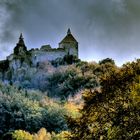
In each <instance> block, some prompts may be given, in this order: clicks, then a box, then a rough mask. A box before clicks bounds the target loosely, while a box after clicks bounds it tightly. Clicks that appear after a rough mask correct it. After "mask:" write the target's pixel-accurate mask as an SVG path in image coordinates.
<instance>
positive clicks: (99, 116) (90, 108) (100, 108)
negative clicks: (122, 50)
mask: <svg viewBox="0 0 140 140" xmlns="http://www.w3.org/2000/svg"><path fill="white" fill-rule="evenodd" d="M40 84H42V86H43V89H44V90H43V92H42V91H40V90H37V89H34V90H33V89H32V90H31V89H29V88H26V86H23V85H21V86H20V87H19V86H14V85H6V84H3V83H1V84H0V120H1V121H0V135H1V139H2V138H3V139H6V140H8V139H13V140H24V139H26V140H67V139H72V140H86V139H87V140H91V139H93V140H94V139H95V140H99V139H102V140H119V139H120V140H121V139H126V140H129V139H130V140H132V139H134V140H135V139H136V140H137V139H139V138H140V137H139V135H140V123H139V122H140V107H139V104H140V60H136V61H135V62H132V63H127V64H124V65H123V66H122V67H117V66H116V65H115V63H114V61H113V60H112V59H108V58H107V59H104V60H102V61H100V62H99V63H95V62H93V63H88V62H82V61H80V62H77V63H75V64H72V65H67V66H59V67H57V68H56V70H55V71H53V72H52V73H51V74H49V75H47V77H46V79H45V80H44V81H43V83H41V82H40ZM38 89H40V88H38Z"/></svg>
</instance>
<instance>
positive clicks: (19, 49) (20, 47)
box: [14, 33, 27, 55]
mask: <svg viewBox="0 0 140 140" xmlns="http://www.w3.org/2000/svg"><path fill="white" fill-rule="evenodd" d="M25 52H27V47H26V46H25V43H24V38H23V36H22V33H21V34H20V37H19V41H18V43H17V45H16V47H15V48H14V54H16V55H24V54H25Z"/></svg>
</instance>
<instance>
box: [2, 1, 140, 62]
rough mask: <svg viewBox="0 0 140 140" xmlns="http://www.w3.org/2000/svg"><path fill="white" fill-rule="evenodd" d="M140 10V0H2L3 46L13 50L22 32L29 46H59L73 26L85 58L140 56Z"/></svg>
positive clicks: (117, 58) (118, 59) (123, 58)
mask: <svg viewBox="0 0 140 140" xmlns="http://www.w3.org/2000/svg"><path fill="white" fill-rule="evenodd" d="M139 13H140V1H138V0H104V1H103V0H40V1H38V0H24V1H23V0H1V1H0V42H1V44H0V48H1V50H3V52H6V51H7V52H8V53H9V51H12V49H13V47H14V45H15V43H16V42H17V37H18V35H19V33H20V32H23V33H24V36H25V41H26V44H27V46H28V48H32V47H40V46H41V45H42V44H46V43H50V44H51V45H52V46H53V47H57V43H58V42H59V41H60V40H61V39H62V38H63V37H64V36H65V32H66V30H67V28H68V27H71V29H72V32H73V34H74V35H75V37H76V38H77V40H78V42H79V43H80V46H79V47H80V57H81V58H82V59H87V60H89V59H90V60H99V59H102V58H105V57H112V58H114V59H115V60H117V62H118V63H119V62H120V63H121V62H123V61H126V60H131V59H134V57H138V56H140V46H139V44H140V41H139V37H140V17H139ZM8 42H9V44H8ZM7 44H8V46H9V47H6V45H7ZM4 48H5V51H4ZM85 52H87V53H85ZM87 54H88V55H87Z"/></svg>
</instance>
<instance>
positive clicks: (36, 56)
mask: <svg viewBox="0 0 140 140" xmlns="http://www.w3.org/2000/svg"><path fill="white" fill-rule="evenodd" d="M66 54H67V53H66V51H65V50H64V49H51V50H49V51H42V50H34V51H32V56H31V60H32V63H33V65H36V64H37V63H38V62H45V61H52V60H55V59H57V58H63V57H64V56H65V55H66Z"/></svg>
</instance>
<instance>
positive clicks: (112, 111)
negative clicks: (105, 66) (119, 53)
mask: <svg viewBox="0 0 140 140" xmlns="http://www.w3.org/2000/svg"><path fill="white" fill-rule="evenodd" d="M139 70H140V62H139V61H137V62H136V63H134V62H133V63H131V64H127V65H124V66H123V67H122V68H120V69H119V68H116V69H110V71H109V72H107V73H104V74H103V75H102V77H101V79H100V84H101V88H98V89H94V90H85V91H84V92H83V98H84V100H85V105H84V107H83V109H82V110H81V113H82V116H81V117H80V118H79V119H76V120H74V119H72V118H69V119H68V122H69V127H70V128H71V131H72V135H71V139H72V140H85V139H93V140H94V139H95V140H98V139H102V140H118V139H120V140H121V139H127V140H129V139H130V140H131V139H140V107H139V104H140V97H139V95H140V94H139V90H140V88H139V85H140V83H139V80H140V75H139Z"/></svg>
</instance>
